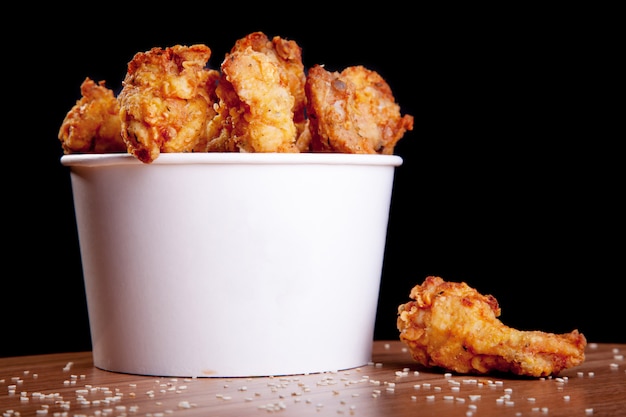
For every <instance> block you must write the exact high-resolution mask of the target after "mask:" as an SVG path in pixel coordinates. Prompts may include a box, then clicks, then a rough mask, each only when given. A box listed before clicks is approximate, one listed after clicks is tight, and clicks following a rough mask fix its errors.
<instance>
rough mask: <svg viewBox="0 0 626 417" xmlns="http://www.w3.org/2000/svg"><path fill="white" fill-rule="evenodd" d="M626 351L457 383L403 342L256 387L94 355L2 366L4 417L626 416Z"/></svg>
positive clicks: (592, 349) (591, 351) (595, 352)
mask: <svg viewBox="0 0 626 417" xmlns="http://www.w3.org/2000/svg"><path fill="white" fill-rule="evenodd" d="M625 353H626V344H605V343H601V344H594V343H590V344H589V346H588V347H587V355H586V360H585V362H584V363H583V364H582V365H580V366H578V367H576V368H572V369H568V370H566V371H564V372H562V373H561V374H560V375H559V376H558V377H555V376H553V377H549V378H535V379H528V378H526V379H525V378H517V377H514V376H512V375H510V376H503V375H499V376H497V377H496V376H467V375H450V374H448V373H445V372H442V371H435V370H426V369H425V368H422V367H420V366H419V365H417V364H416V363H415V362H414V361H413V360H412V359H411V357H410V355H409V353H408V352H407V350H406V349H405V347H404V345H403V344H402V343H401V342H400V341H375V342H374V349H373V358H372V359H373V360H372V362H371V364H368V365H365V366H363V367H360V368H355V369H348V370H343V371H337V372H328V373H318V374H308V375H292V376H284V377H278V376H276V377H254V378H170V377H152V376H137V375H128V374H121V373H115V372H108V371H104V370H101V369H98V368H95V367H94V365H93V361H92V357H91V352H75V353H58V354H48V355H35V356H17V357H11V358H0V413H2V414H1V416H2V417H24V416H53V417H54V416H59V417H64V416H68V417H69V416H73V417H83V416H85V417H87V416H96V417H105V416H114V417H121V416H148V417H159V416H162V417H168V416H180V417H193V416H218V417H219V416H223V417H228V416H233V417H242V416H248V415H250V416H263V415H267V414H276V415H279V416H284V417H287V416H297V417H303V416H309V415H310V416H326V415H328V416H342V415H345V416H363V417H365V416H385V417H391V416H462V417H470V416H475V417H490V416H498V417H505V416H533V417H543V416H545V417H555V416H567V417H575V416H626V362H625V361H624V356H623V355H624V354H625Z"/></svg>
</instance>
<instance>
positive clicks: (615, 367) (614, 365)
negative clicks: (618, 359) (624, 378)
mask: <svg viewBox="0 0 626 417" xmlns="http://www.w3.org/2000/svg"><path fill="white" fill-rule="evenodd" d="M609 367H610V368H611V369H612V370H616V369H618V368H619V365H618V364H616V363H612V364H610V365H609Z"/></svg>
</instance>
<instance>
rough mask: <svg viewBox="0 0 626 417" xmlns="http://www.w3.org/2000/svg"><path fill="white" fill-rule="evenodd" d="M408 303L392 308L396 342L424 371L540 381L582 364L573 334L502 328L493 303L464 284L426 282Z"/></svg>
mask: <svg viewBox="0 0 626 417" xmlns="http://www.w3.org/2000/svg"><path fill="white" fill-rule="evenodd" d="M410 298H411V299H412V300H413V301H409V302H407V303H405V304H401V305H400V306H399V307H398V319H397V327H398V330H399V331H400V340H402V341H403V342H404V343H405V344H406V346H407V347H408V348H409V351H410V352H411V356H412V357H413V359H415V360H416V361H417V362H418V363H420V364H422V365H424V366H426V367H429V368H432V367H438V368H442V369H447V370H450V371H454V372H457V373H459V374H487V373H491V372H501V373H502V372H504V373H506V372H510V373H513V374H516V375H520V376H527V377H543V376H549V375H556V374H558V373H559V372H560V371H562V370H564V369H567V368H571V367H574V366H577V365H580V364H582V363H583V362H584V360H585V348H586V346H587V340H586V339H585V336H584V335H583V334H582V333H579V332H578V330H573V331H572V332H570V333H566V334H553V333H546V332H541V331H521V330H517V329H513V328H511V327H508V326H506V325H504V324H503V323H502V322H501V321H500V320H499V319H498V317H499V316H500V312H501V310H500V306H499V305H498V301H497V300H496V299H495V298H494V297H493V296H492V295H483V294H480V293H479V292H478V291H476V290H475V289H474V288H471V287H470V286H468V285H467V284H466V283H464V282H460V283H459V282H449V281H445V280H444V279H443V278H441V277H436V276H429V277H426V279H425V280H424V282H423V283H422V284H421V285H416V286H415V287H413V289H412V290H411V293H410Z"/></svg>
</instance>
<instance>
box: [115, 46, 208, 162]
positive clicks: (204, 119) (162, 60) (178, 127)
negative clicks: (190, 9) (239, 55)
mask: <svg viewBox="0 0 626 417" xmlns="http://www.w3.org/2000/svg"><path fill="white" fill-rule="evenodd" d="M210 56H211V49H210V48H209V47H208V46H206V45H201V44H198V45H192V46H183V45H175V46H172V47H168V48H158V47H157V48H152V49H151V50H149V51H146V52H139V53H137V54H135V56H134V57H133V59H132V60H131V61H130V62H129V63H128V71H127V73H126V77H125V79H124V82H123V88H122V91H121V92H120V94H119V96H118V100H119V102H120V118H121V121H122V137H123V138H124V141H125V142H126V145H127V148H128V150H129V152H130V153H132V154H133V155H135V156H136V157H137V158H138V159H139V160H141V161H142V162H144V163H151V162H152V161H154V160H155V159H156V158H157V157H158V156H159V154H160V153H161V152H192V151H193V150H194V149H195V148H196V147H198V146H199V143H201V142H202V141H203V140H206V137H205V135H206V126H207V123H208V121H209V120H210V119H212V118H213V117H214V116H215V111H214V109H213V104H214V99H215V92H214V90H215V82H216V80H217V77H218V72H217V71H216V70H211V69H209V68H207V67H206V65H207V62H208V60H209V58H210Z"/></svg>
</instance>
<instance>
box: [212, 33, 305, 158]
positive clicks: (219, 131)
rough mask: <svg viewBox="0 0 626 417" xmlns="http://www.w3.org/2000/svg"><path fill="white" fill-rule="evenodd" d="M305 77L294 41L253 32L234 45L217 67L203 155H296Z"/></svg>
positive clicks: (302, 120) (301, 119) (299, 52)
mask: <svg viewBox="0 0 626 417" xmlns="http://www.w3.org/2000/svg"><path fill="white" fill-rule="evenodd" d="M304 83H305V73H304V65H303V63H302V52H301V49H300V47H299V46H298V45H297V44H296V42H294V41H290V40H285V39H282V38H280V37H274V38H273V39H272V40H271V41H270V40H269V38H268V37H267V36H266V35H265V34H264V33H262V32H253V33H251V34H249V35H247V36H245V37H243V38H241V39H239V40H237V41H236V42H235V45H234V46H233V48H232V49H231V50H230V51H229V53H228V54H226V57H225V58H224V61H223V62H222V65H221V77H220V80H219V83H218V87H217V90H216V93H217V95H218V97H219V99H220V100H219V106H218V110H217V111H218V113H219V116H218V118H217V119H215V121H214V123H213V125H212V126H211V127H210V128H209V130H210V131H211V132H212V133H211V136H213V137H214V138H213V139H211V140H210V141H209V146H208V148H207V150H208V151H240V152H290V153H293V152H299V151H300V149H299V148H298V147H297V145H296V141H297V139H298V136H299V135H300V133H301V131H302V129H303V128H304V126H305V124H304V117H305V115H304V109H305V95H304Z"/></svg>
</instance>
